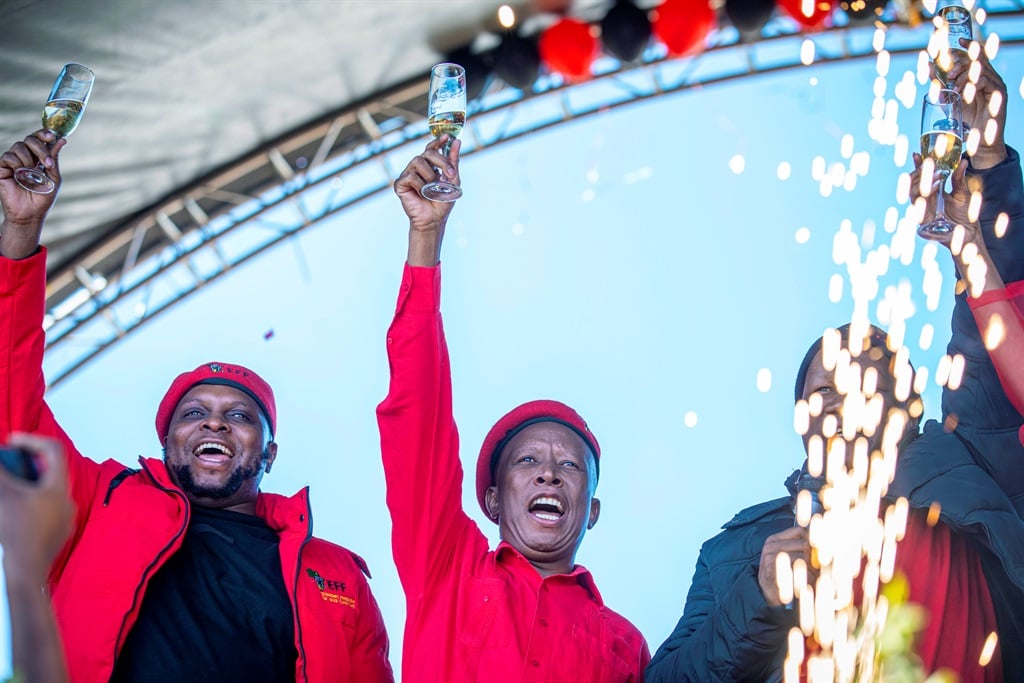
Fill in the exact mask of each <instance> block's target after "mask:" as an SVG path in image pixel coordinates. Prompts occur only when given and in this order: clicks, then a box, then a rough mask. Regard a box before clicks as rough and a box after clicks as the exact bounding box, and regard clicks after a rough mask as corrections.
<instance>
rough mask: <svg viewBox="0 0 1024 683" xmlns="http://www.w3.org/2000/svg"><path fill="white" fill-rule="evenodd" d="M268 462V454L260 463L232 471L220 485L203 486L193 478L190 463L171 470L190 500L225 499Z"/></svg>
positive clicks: (254, 476)
mask: <svg viewBox="0 0 1024 683" xmlns="http://www.w3.org/2000/svg"><path fill="white" fill-rule="evenodd" d="M264 462H266V455H265V454H264V457H263V458H260V461H259V462H258V463H255V464H254V465H253V466H252V467H251V468H249V469H237V470H235V471H234V472H232V473H231V476H230V477H228V480H227V481H226V482H224V483H223V484H222V485H220V486H202V485H200V484H197V483H196V480H195V479H193V478H192V470H191V469H190V468H189V466H188V465H176V466H174V467H172V468H171V472H172V474H173V475H174V480H175V481H176V482H177V483H178V486H179V487H181V490H182V491H184V492H185V495H186V496H188V498H189V500H192V499H196V498H198V499H205V500H225V499H227V498H230V497H231V496H233V495H235V494H236V493H238V490H239V489H240V488H242V484H244V483H245V482H246V481H247V480H249V479H255V478H256V477H258V476H259V474H260V471H261V470H262V469H263V463H264Z"/></svg>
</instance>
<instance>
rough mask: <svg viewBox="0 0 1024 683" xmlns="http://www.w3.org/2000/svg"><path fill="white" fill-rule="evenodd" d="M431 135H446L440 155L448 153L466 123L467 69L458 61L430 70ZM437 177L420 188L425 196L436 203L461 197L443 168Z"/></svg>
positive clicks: (439, 170) (429, 113) (428, 107)
mask: <svg viewBox="0 0 1024 683" xmlns="http://www.w3.org/2000/svg"><path fill="white" fill-rule="evenodd" d="M427 115H428V116H429V117H430V119H429V122H428V123H429V125H430V134H431V135H433V136H434V137H435V138H438V137H441V136H442V135H444V134H447V135H448V141H447V142H445V143H444V146H443V147H441V154H443V155H444V156H446V157H447V156H448V152H449V151H450V150H451V147H452V143H453V142H454V141H455V138H457V137H458V136H459V133H461V132H462V126H464V125H465V123H466V70H465V69H464V68H462V67H461V66H459V65H458V64H447V63H446V64H437V65H435V66H434V68H433V69H431V70H430V95H429V101H428V105H427ZM436 170H437V180H435V181H433V182H431V183H427V184H426V185H424V186H423V189H422V190H420V194H422V195H423V196H424V197H425V198H427V199H430V200H432V201H435V202H454V201H455V200H456V199H458V198H459V197H461V196H462V188H461V187H459V186H458V185H455V184H453V183H450V182H448V181H447V180H445V179H444V176H443V174H442V173H441V169H436Z"/></svg>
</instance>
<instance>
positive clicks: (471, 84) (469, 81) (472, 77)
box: [445, 45, 494, 100]
mask: <svg viewBox="0 0 1024 683" xmlns="http://www.w3.org/2000/svg"><path fill="white" fill-rule="evenodd" d="M445 61H448V62H454V63H455V64H461V65H462V68H464V69H465V70H466V97H467V98H468V99H471V100H475V99H476V98H478V97H480V93H482V92H483V91H484V88H485V87H486V86H487V83H488V81H489V80H490V78H491V74H492V73H493V72H494V57H493V55H491V54H488V53H476V52H473V51H472V50H470V49H469V46H468V45H466V46H463V47H459V48H456V49H454V50H452V51H451V52H449V53H448V54H446V55H445Z"/></svg>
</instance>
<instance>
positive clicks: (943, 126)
mask: <svg viewBox="0 0 1024 683" xmlns="http://www.w3.org/2000/svg"><path fill="white" fill-rule="evenodd" d="M963 139H964V138H963V118H962V116H961V114H960V95H959V94H958V93H957V92H956V91H955V90H939V91H937V92H936V93H935V94H934V95H933V94H932V93H929V94H928V95H925V98H924V106H923V107H922V108H921V156H922V157H924V164H923V165H922V173H924V174H926V175H925V177H926V176H927V172H928V170H929V167H930V166H933V167H934V171H935V173H937V174H938V175H939V176H940V177H941V182H940V183H939V186H938V188H937V189H936V190H933V191H937V192H938V196H937V197H936V198H935V217H934V218H932V220H930V221H928V222H927V223H924V224H922V225H920V226H918V228H917V234H918V235H920V236H921V237H924V238H925V239H929V240H939V241H946V240H948V239H950V237H951V236H952V234H953V228H955V227H956V223H954V222H952V221H950V220H949V219H948V218H946V214H945V208H944V196H945V193H946V179H947V178H948V177H949V176H950V174H951V173H953V171H955V170H956V167H957V165H958V164H959V163H960V157H961V156H962V155H963ZM929 162H930V163H929ZM933 177H934V176H933ZM929 180H930V179H929Z"/></svg>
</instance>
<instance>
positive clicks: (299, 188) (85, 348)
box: [44, 0, 1024, 386]
mask: <svg viewBox="0 0 1024 683" xmlns="http://www.w3.org/2000/svg"><path fill="white" fill-rule="evenodd" d="M890 4H891V3H890ZM984 9H985V13H986V17H985V22H984V23H983V24H982V32H983V33H984V34H986V35H987V34H993V33H994V34H997V35H998V36H999V39H1000V41H1001V44H1002V45H1003V46H1007V45H1017V44H1024V0H989V2H987V3H985V5H984ZM888 11H891V10H887V12H888ZM844 19H845V15H840V14H839V13H838V12H837V21H839V20H844ZM931 30H932V27H931V25H930V24H929V23H927V22H922V23H920V24H919V25H917V26H915V27H910V26H907V25H906V24H905V23H902V22H900V21H898V20H897V18H896V16H895V15H893V16H889V15H887V14H886V15H883V16H882V17H880V18H879V19H877V20H875V21H872V22H870V23H862V24H855V23H849V22H845V23H844V25H841V26H835V27H833V28H831V29H828V30H824V31H821V32H817V33H803V32H801V31H800V30H799V27H798V26H797V25H796V24H795V22H793V21H791V20H789V19H787V18H784V17H776V18H774V19H772V21H770V22H769V23H768V24H767V25H766V26H765V28H764V29H763V30H762V32H761V36H760V37H759V38H758V39H757V40H756V41H747V40H745V39H744V38H743V36H741V35H740V34H739V33H738V32H737V31H736V30H735V29H732V28H731V27H727V28H723V29H717V30H716V31H715V32H714V33H713V34H712V35H711V36H709V43H710V44H709V46H708V47H707V48H706V49H705V50H704V51H702V52H701V53H700V54H698V55H696V56H693V57H687V58H683V59H672V58H668V57H667V56H666V55H664V54H662V53H658V52H657V51H656V50H655V49H653V48H652V49H651V50H648V52H647V53H646V54H645V55H644V57H643V58H642V59H641V60H640V63H638V64H623V63H620V62H618V61H616V60H613V59H611V58H602V59H601V60H599V61H598V62H597V63H595V65H594V72H595V75H594V78H592V79H591V80H588V81H586V82H584V83H580V84H575V85H570V84H567V83H564V82H563V81H562V80H561V79H560V78H558V77H557V76H545V77H542V78H541V79H540V80H539V81H538V82H537V83H536V84H535V85H534V88H533V89H532V91H522V90H518V89H516V88H513V87H510V86H507V85H505V84H504V83H502V82H500V81H497V80H494V81H492V82H490V83H489V84H488V86H487V87H486V88H485V90H484V92H483V93H482V95H481V96H480V97H479V98H478V99H477V100H475V101H474V102H471V103H470V116H469V117H468V119H467V126H466V129H465V130H464V132H463V136H462V137H463V152H462V153H463V156H466V155H470V154H473V153H474V152H476V151H479V150H482V149H488V148H491V147H494V146H495V145H499V144H502V143H505V142H509V141H511V140H514V139H516V138H518V137H520V136H522V135H526V134H528V133H532V132H534V131H537V130H539V129H543V128H548V127H551V126H556V125H559V124H562V123H565V122H567V121H570V120H573V119H577V118H581V117H585V116H589V115H592V114H596V113H598V112H601V111H605V110H607V109H609V108H614V107H618V106H622V105H626V104H629V103H633V102H637V101H640V100H645V99H651V98H655V97H659V96H662V95H666V94H669V93H675V92H680V91H685V90H688V89H692V88H695V87H699V86H707V85H711V84H716V83H723V82H727V81H732V80H736V79H741V78H747V77H751V76H754V75H759V74H765V73H771V72H778V71H784V70H788V69H794V68H799V67H801V66H804V65H805V63H808V62H813V63H814V64H822V63H828V62H839V61H844V60H851V59H867V58H873V57H875V56H876V55H877V54H878V49H879V47H878V46H877V41H878V40H879V38H880V37H881V38H883V39H884V49H885V50H886V51H887V52H889V53H890V54H892V55H897V54H907V53H914V52H919V51H921V50H922V49H923V48H924V47H925V46H926V44H927V41H928V38H929V36H930V35H931ZM984 37H985V36H982V38H984ZM427 85H428V80H427V77H426V75H424V76H423V77H421V78H417V79H415V80H413V81H410V82H407V83H404V84H402V85H400V86H398V87H396V88H393V89H391V90H389V91H387V92H381V93H379V94H378V95H376V96H374V97H373V98H372V99H369V100H365V101H362V102H358V103H355V104H352V105H351V106H348V107H345V108H344V109H341V110H339V111H336V112H334V113H332V114H331V115H329V116H327V117H325V118H323V119H321V120H318V121H315V122H313V123H311V124H310V125H308V126H306V127H303V128H302V129H301V130H296V131H294V132H293V133H291V134H289V135H287V136H285V137H283V138H281V139H278V140H276V141H274V142H273V143H272V144H270V145H268V146H266V147H264V148H262V149H259V150H257V151H255V152H253V153H251V154H249V155H247V156H245V157H244V158H241V159H239V160H238V161H237V162H236V163H234V164H232V165H230V166H229V167H227V168H224V169H221V170H220V171H218V172H216V173H214V174H211V175H210V176H208V177H206V178H203V179H201V180H199V181H197V182H196V183H194V184H192V185H190V186H188V187H185V188H183V189H182V190H181V191H180V192H179V193H177V194H175V195H174V196H171V197H168V198H167V199H166V200H164V201H162V202H160V203H159V204H158V205H156V206H153V207H152V208H151V209H150V210H148V211H145V212H143V213H142V214H140V215H135V216H132V217H131V218H129V219H126V220H125V221H124V222H123V223H122V224H121V225H120V226H118V227H117V229H116V230H115V232H114V233H113V234H112V235H111V236H110V237H109V238H107V239H105V240H103V241H101V242H99V243H97V244H96V245H95V246H94V247H93V248H92V249H90V250H89V251H88V252H87V253H85V254H84V255H82V256H80V257H79V258H78V259H77V262H75V263H73V264H72V265H69V266H67V267H66V268H64V269H62V270H60V271H58V272H56V273H52V274H51V276H50V280H49V284H48V288H47V295H46V310H47V315H46V320H45V323H44V325H45V326H46V334H47V341H46V344H47V349H46V374H47V377H48V380H49V383H50V386H54V385H56V384H58V383H59V382H61V381H62V380H64V379H66V378H67V377H68V376H69V375H71V374H72V373H73V372H74V371H75V370H77V369H78V368H80V367H82V366H83V365H84V364H86V363H88V362H89V360H90V359H92V358H93V357H95V356H96V355H97V354H99V353H100V352H102V351H104V350H105V349H108V348H109V347H111V346H112V345H114V344H116V342H117V341H118V340H119V339H122V338H123V337H125V336H126V335H128V334H130V333H131V332H133V331H134V330H136V329H138V328H139V327H140V326H141V325H143V324H145V323H146V322H148V321H149V320H152V319H153V318H154V317H155V316H157V315H159V314H160V313H161V312H163V311H166V310H168V309H169V308H170V307H171V306H173V305H174V304H175V303H177V302H179V301H182V300H183V299H185V298H186V297H187V296H188V295H190V294H192V293H194V292H196V291H198V290H200V289H201V288H202V287H203V286H204V285H206V284H207V283H209V282H211V281H213V280H216V279H217V278H218V277H220V276H222V275H224V274H226V273H227V272H229V271H231V270H232V269H234V268H236V267H238V266H239V265H241V264H243V263H244V262H246V261H248V260H249V259H250V258H252V257H254V256H256V255H258V254H260V253H262V252H264V251H266V250H268V249H271V248H273V247H274V246H275V245H277V244H279V243H280V242H282V241H284V240H287V239H289V238H290V237H293V236H294V235H296V234H297V233H298V232H300V231H302V230H303V229H305V228H307V227H309V226H311V225H314V224H315V223H317V222H318V221H320V220H322V219H324V218H327V217H328V216H331V215H333V214H336V213H338V212H340V211H343V210H345V209H346V208H348V207H350V206H352V205H353V204H355V203H357V202H359V201H361V200H363V199H366V198H367V197H369V196H371V195H374V194H375V193H377V192H380V191H382V190H385V189H387V188H389V187H390V185H391V182H392V180H393V178H394V177H395V175H396V174H397V172H398V170H399V169H400V168H402V166H404V163H405V161H406V158H407V156H408V152H407V151H406V150H405V147H406V146H407V145H409V144H411V143H416V144H421V143H422V141H423V139H424V138H426V136H427V135H429V133H428V129H427V125H426V119H425V112H424V104H425V102H426V99H427V97H426V96H427ZM400 152H404V153H405V156H401V157H400V159H394V161H395V164H393V163H392V161H393V157H396V156H397V155H398V154H399V153H400Z"/></svg>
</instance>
